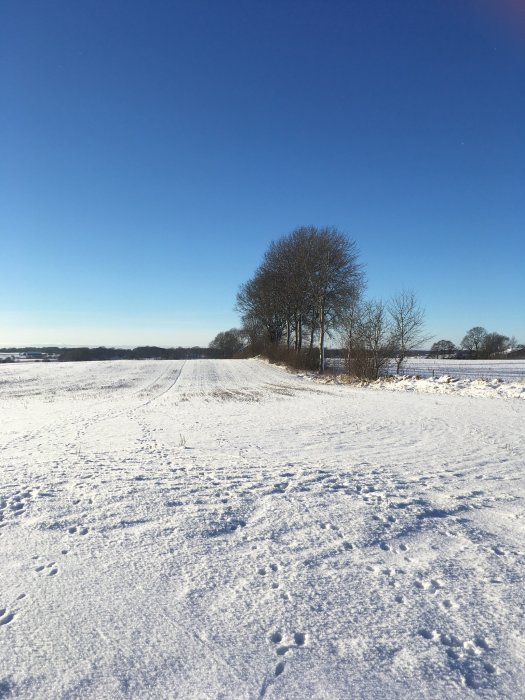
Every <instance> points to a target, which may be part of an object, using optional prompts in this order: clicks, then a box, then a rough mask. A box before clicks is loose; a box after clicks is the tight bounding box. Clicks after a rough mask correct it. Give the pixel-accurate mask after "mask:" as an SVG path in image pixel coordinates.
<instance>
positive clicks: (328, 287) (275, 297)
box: [237, 226, 363, 372]
mask: <svg viewBox="0 0 525 700" xmlns="http://www.w3.org/2000/svg"><path fill="white" fill-rule="evenodd" d="M357 257H358V256H357V249H356V244H355V242H354V241H351V240H350V239H349V238H347V237H346V236H345V235H344V234H342V233H340V232H339V231H337V229H334V228H316V227H315V226H302V227H300V228H297V229H295V230H294V231H292V233H290V234H289V235H288V236H284V237H283V238H281V239H279V240H278V241H275V242H273V243H272V244H271V245H270V247H269V248H268V250H267V251H266V253H265V255H264V258H263V262H262V263H261V265H260V266H259V268H258V269H257V270H256V272H255V275H254V276H253V277H252V279H250V280H249V281H248V282H246V283H245V284H243V285H241V288H240V290H239V292H238V294H237V310H238V311H240V313H241V317H242V322H243V327H244V328H246V330H247V332H248V329H249V334H250V337H251V338H253V330H254V329H259V330H260V331H262V337H261V338H260V343H261V344H262V345H263V347H264V345H265V344H267V345H268V344H269V345H270V346H273V347H275V346H277V345H279V344H281V343H282V342H283V338H284V337H285V338H286V348H287V350H291V347H292V341H293V351H295V352H296V353H301V351H302V349H303V343H304V337H305V334H308V336H309V352H310V354H311V353H312V351H313V347H314V343H315V341H316V340H318V342H319V371H320V372H322V371H323V370H324V348H325V341H326V336H327V335H330V334H331V333H332V332H334V331H335V330H336V329H338V328H339V327H340V326H341V324H342V321H343V317H344V312H345V310H346V309H347V308H348V306H349V305H350V304H351V303H352V301H353V300H354V299H356V298H358V297H359V295H360V292H361V289H362V286H363V276H362V271H361V266H360V265H359V264H358V260H357ZM285 334H286V335H285Z"/></svg>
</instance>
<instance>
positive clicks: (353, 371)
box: [346, 300, 395, 379]
mask: <svg viewBox="0 0 525 700" xmlns="http://www.w3.org/2000/svg"><path fill="white" fill-rule="evenodd" d="M346 348H347V371H348V374H350V375H353V376H356V377H359V378H361V379H377V378H378V377H379V375H380V374H381V371H382V370H383V369H384V368H385V367H386V366H387V365H388V363H389V362H390V358H391V357H392V354H393V353H394V351H395V338H394V336H393V333H392V325H391V320H390V317H389V315H388V313H387V308H386V306H385V304H384V303H383V302H382V301H381V300H378V301H376V300H369V301H366V302H364V303H362V304H356V305H354V306H353V307H352V308H351V309H350V310H349V313H348V316H347V319H346Z"/></svg>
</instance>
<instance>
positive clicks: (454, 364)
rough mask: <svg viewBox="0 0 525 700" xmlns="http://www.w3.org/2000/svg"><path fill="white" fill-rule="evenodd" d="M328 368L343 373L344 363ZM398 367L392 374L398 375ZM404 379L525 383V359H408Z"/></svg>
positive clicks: (334, 362) (332, 360)
mask: <svg viewBox="0 0 525 700" xmlns="http://www.w3.org/2000/svg"><path fill="white" fill-rule="evenodd" d="M327 366H328V368H329V369H334V370H336V371H340V372H343V371H344V368H345V361H344V360H342V359H339V358H330V359H328V360H327ZM395 371H396V368H395V364H392V365H391V367H390V373H391V374H395ZM401 373H402V374H403V375H404V376H418V377H423V378H426V377H436V378H437V377H441V376H443V375H448V376H449V377H455V378H459V379H502V380H505V381H513V380H516V379H517V380H522V381H525V360H429V359H427V358H425V357H409V358H408V360H407V361H406V362H405V363H404V365H403V369H402V372H401Z"/></svg>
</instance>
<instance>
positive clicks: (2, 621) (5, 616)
mask: <svg viewBox="0 0 525 700" xmlns="http://www.w3.org/2000/svg"><path fill="white" fill-rule="evenodd" d="M15 615H16V613H15V612H8V610H7V608H0V627H2V626H3V625H8V624H9V623H10V622H12V621H13V619H14V617H15Z"/></svg>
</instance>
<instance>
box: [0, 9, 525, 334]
mask: <svg viewBox="0 0 525 700" xmlns="http://www.w3.org/2000/svg"><path fill="white" fill-rule="evenodd" d="M0 61H1V65H0V71H1V72H0V102H1V108H0V149H1V151H0V239H1V241H0V242H1V246H0V274H1V280H2V294H1V295H0V346H4V345H22V344H26V343H27V344H48V343H49V344H68V345H75V344H89V345H98V344H105V345H126V346H128V345H132V346H133V345H139V344H157V345H163V346H176V345H194V344H201V345H207V344H208V342H209V341H210V340H211V339H212V338H213V337H214V336H215V334H216V333H217V332H218V331H220V330H225V329H227V328H229V327H231V326H234V325H237V324H238V319H237V317H236V314H235V312H234V310H233V307H234V303H235V295H236V292H237V289H238V286H239V284H240V283H241V282H243V281H245V280H246V279H248V278H249V277H250V276H251V275H252V274H253V272H254V270H255V268H256V266H257V265H258V263H259V262H260V260H261V257H262V254H263V252H264V251H265V249H266V248H267V246H268V244H269V242H270V241H271V240H273V239H276V238H279V237H280V236H282V235H284V234H286V233H288V232H290V231H291V230H292V229H293V228H295V227H296V226H299V225H303V224H305V225H307V224H314V225H318V226H323V225H330V226H337V227H338V228H339V229H340V230H342V231H344V232H346V233H347V234H348V235H349V236H350V237H352V238H353V239H355V240H356V241H357V244H358V246H359V249H360V251H361V259H362V262H363V263H364V265H365V269H366V275H367V278H368V294H369V295H370V296H373V297H388V296H389V295H392V294H394V293H396V292H399V291H400V290H401V289H403V288H410V289H413V290H414V291H415V292H416V293H417V295H418V298H419V300H420V302H421V304H422V305H423V306H424V307H425V308H426V311H427V325H428V330H429V332H430V333H431V334H433V335H434V336H435V339H436V340H438V339H440V338H447V339H451V340H453V341H454V342H459V341H460V340H461V338H462V336H463V335H464V333H465V331H466V330H468V329H469V328H471V327H472V326H475V325H482V326H484V327H486V328H487V330H489V331H493V330H495V331H498V332H501V333H504V334H506V335H515V336H517V337H518V340H519V341H521V342H525V3H523V2H522V1H521V0H461V2H458V0H395V1H393V0H366V1H364V0H342V1H338V0H317V1H315V2H313V1H311V0H297V1H291V0H266V1H263V0H220V1H218V0H206V1H205V0H179V1H177V0H155V2H150V1H149V0H141V1H140V2H139V1H137V0H89V1H87V2H71V0H45V1H42V0H36V1H31V0H0Z"/></svg>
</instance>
